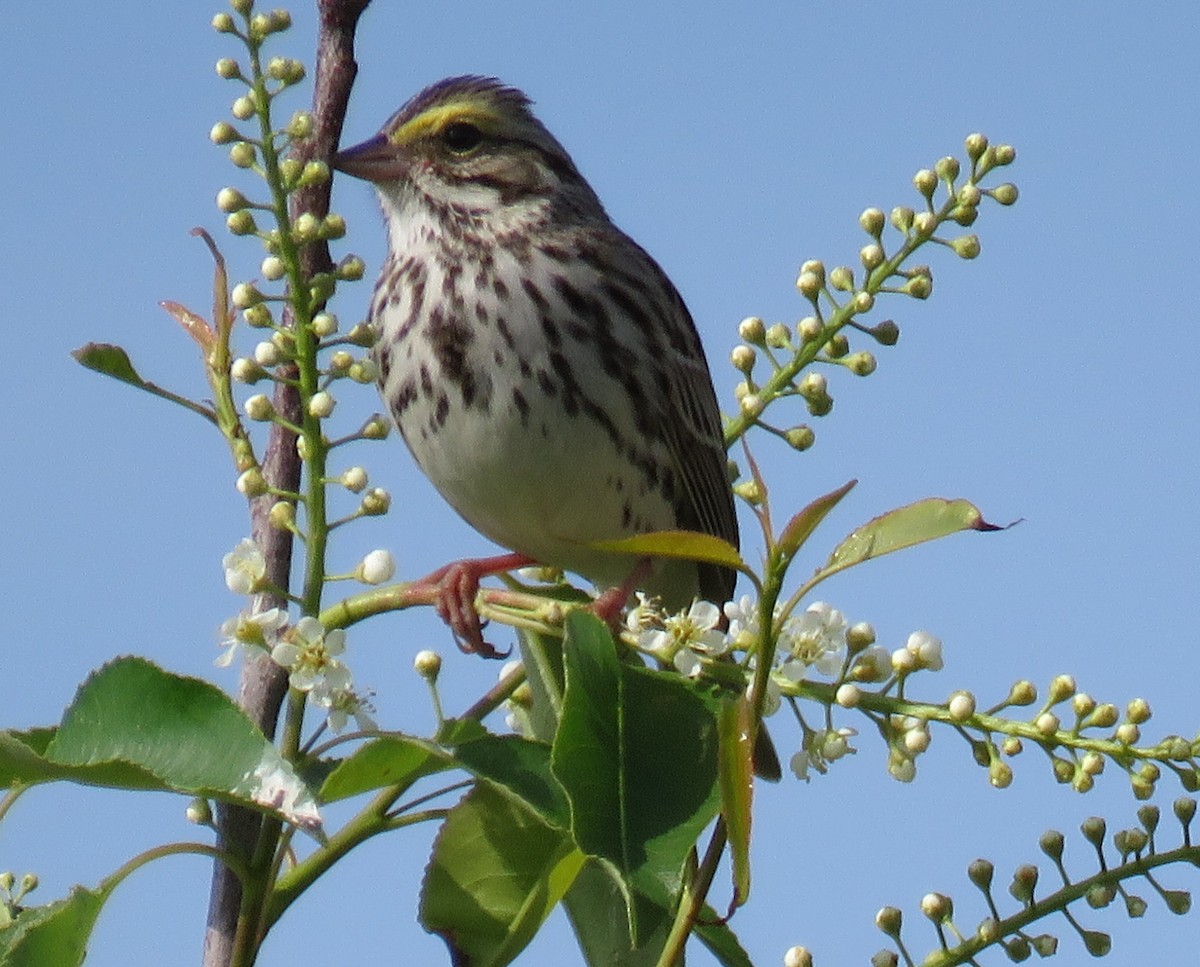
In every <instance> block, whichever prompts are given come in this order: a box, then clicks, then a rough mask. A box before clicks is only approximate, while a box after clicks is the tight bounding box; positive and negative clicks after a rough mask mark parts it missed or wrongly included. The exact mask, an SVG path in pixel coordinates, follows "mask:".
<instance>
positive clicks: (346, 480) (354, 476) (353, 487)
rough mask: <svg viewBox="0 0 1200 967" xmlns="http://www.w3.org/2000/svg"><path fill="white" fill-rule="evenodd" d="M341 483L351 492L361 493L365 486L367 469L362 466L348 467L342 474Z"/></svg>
mask: <svg viewBox="0 0 1200 967" xmlns="http://www.w3.org/2000/svg"><path fill="white" fill-rule="evenodd" d="M341 484H342V486H343V487H345V488H346V489H347V490H349V491H350V492H351V493H352V494H359V493H362V492H363V490H364V489H365V488H366V486H367V471H366V470H364V469H363V468H362V467H350V468H349V469H348V470H347V471H346V472H345V473H343V474H342V476H341Z"/></svg>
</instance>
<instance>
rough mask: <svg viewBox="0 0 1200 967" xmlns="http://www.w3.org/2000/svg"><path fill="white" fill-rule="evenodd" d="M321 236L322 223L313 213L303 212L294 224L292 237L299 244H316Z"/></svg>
mask: <svg viewBox="0 0 1200 967" xmlns="http://www.w3.org/2000/svg"><path fill="white" fill-rule="evenodd" d="M320 235H321V223H320V222H319V221H318V220H317V217H316V216H315V215H314V214H313V213H312V212H302V213H301V214H300V215H299V217H298V218H297V219H296V220H295V221H294V222H292V236H293V237H294V238H295V239H296V241H297V242H300V243H304V242H315V241H316V240H317V239H318V238H320Z"/></svg>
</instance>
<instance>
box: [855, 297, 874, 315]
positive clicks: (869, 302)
mask: <svg viewBox="0 0 1200 967" xmlns="http://www.w3.org/2000/svg"><path fill="white" fill-rule="evenodd" d="M853 304H854V312H855V314H857V315H861V314H862V313H864V312H870V311H871V310H872V309H874V308H875V296H873V295H871V293H870V292H859V293H858V294H857V295H856V296H855V297H854V302H853Z"/></svg>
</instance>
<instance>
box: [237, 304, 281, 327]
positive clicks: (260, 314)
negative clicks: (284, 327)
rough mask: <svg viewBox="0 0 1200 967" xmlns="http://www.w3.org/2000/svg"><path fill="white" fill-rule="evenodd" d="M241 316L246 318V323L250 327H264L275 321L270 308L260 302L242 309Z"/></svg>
mask: <svg viewBox="0 0 1200 967" xmlns="http://www.w3.org/2000/svg"><path fill="white" fill-rule="evenodd" d="M242 318H244V319H245V320H246V325H248V326H249V327H250V328H251V329H266V328H268V327H269V326H272V325H274V323H275V319H274V317H273V316H272V315H271V310H270V309H269V308H268V307H267V305H266V304H265V303H262V302H260V303H259V304H258V305H256V306H250V307H249V308H247V309H246V310H244V311H243V312H242Z"/></svg>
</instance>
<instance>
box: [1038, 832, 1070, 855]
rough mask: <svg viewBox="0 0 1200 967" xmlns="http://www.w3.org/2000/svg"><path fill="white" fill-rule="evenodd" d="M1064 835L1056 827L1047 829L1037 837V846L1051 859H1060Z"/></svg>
mask: <svg viewBox="0 0 1200 967" xmlns="http://www.w3.org/2000/svg"><path fill="white" fill-rule="evenodd" d="M1064 842H1065V837H1064V836H1063V834H1062V833H1060V832H1059V831H1058V830H1057V829H1048V830H1046V832H1044V833H1042V835H1041V838H1039V839H1038V846H1040V847H1041V848H1042V852H1043V853H1045V854H1046V855H1047V856H1049V857H1050V859H1052V860H1061V859H1062V856H1063V844H1064Z"/></svg>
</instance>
